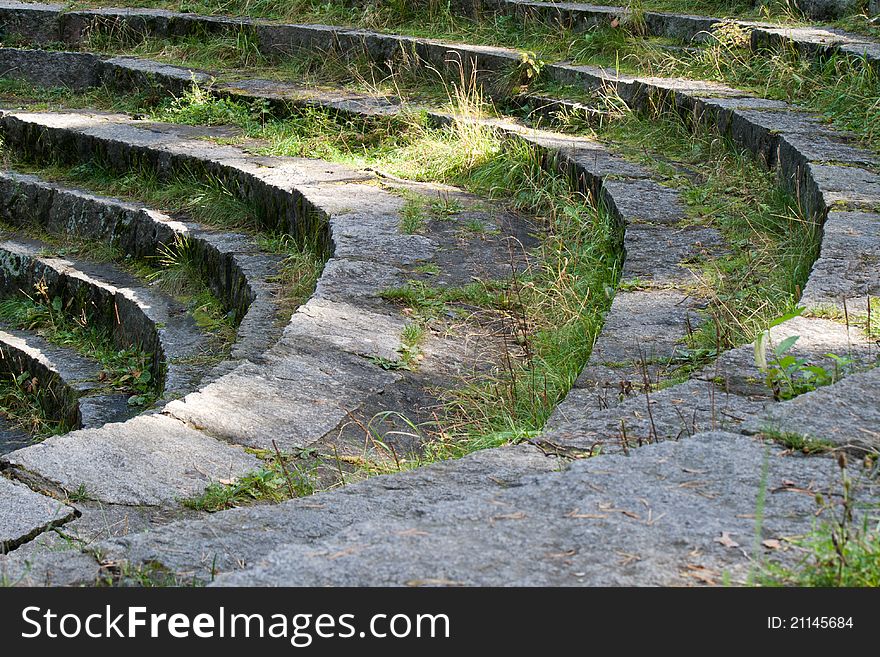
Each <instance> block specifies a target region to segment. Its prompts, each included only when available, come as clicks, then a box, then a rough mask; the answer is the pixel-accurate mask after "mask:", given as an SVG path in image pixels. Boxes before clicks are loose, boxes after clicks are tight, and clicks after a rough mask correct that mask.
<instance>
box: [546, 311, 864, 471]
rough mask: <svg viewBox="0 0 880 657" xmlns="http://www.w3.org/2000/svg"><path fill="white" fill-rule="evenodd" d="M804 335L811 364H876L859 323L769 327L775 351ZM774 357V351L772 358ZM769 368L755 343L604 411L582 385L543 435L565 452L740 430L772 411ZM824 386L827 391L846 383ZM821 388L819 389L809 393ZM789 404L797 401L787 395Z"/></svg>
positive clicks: (810, 321) (799, 348) (797, 347)
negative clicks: (759, 362) (757, 361)
mask: <svg viewBox="0 0 880 657" xmlns="http://www.w3.org/2000/svg"><path fill="white" fill-rule="evenodd" d="M794 336H797V341H796V342H795V343H794V345H793V346H792V347H791V348H790V350H789V351H788V352H786V353H787V354H789V355H792V356H795V357H797V358H804V359H805V360H806V361H807V363H808V364H810V365H816V366H820V367H823V368H824V369H826V370H827V371H828V372H832V373H833V372H838V376H840V377H845V376H853V377H855V376H861V375H858V374H851V373H850V372H849V371H838V366H837V364H836V363H835V360H834V358H833V357H831V356H829V354H834V355H835V356H839V357H842V358H846V359H848V360H849V361H850V366H849V367H850V368H851V369H853V370H864V369H865V368H869V367H872V366H874V365H875V364H876V363H877V358H878V355H880V349H878V345H877V344H876V343H875V342H874V340H873V339H871V338H869V337H867V336H865V335H864V333H863V332H862V331H861V330H859V329H856V328H848V327H847V326H846V325H844V324H841V323H837V322H832V321H829V320H823V319H815V318H805V317H796V318H793V319H790V320H788V321H786V322H783V323H781V324H778V325H777V326H774V327H773V328H771V329H770V331H769V346H768V351H769V352H772V348H773V346H775V345H779V344H781V343H782V342H783V341H785V340H786V339H787V338H790V337H794ZM769 360H770V361H771V363H772V356H771V357H769ZM766 378H767V375H766V374H765V373H764V372H762V371H761V370H760V369H759V368H758V366H757V365H756V364H755V352H754V347H753V345H747V346H744V347H738V348H736V349H731V350H729V351H726V352H724V353H723V354H721V355H720V356H719V357H718V358H717V359H716V361H715V362H714V363H712V364H711V365H708V366H706V367H705V368H704V369H703V370H702V371H700V372H698V373H696V374H695V375H694V376H693V377H692V378H691V379H690V380H688V381H685V382H684V383H679V384H676V385H672V386H669V387H662V388H660V389H654V390H652V391H649V392H648V393H645V391H644V390H642V391H641V392H640V393H638V394H636V395H634V396H632V397H631V398H630V399H627V400H626V401H623V402H622V403H620V404H619V406H616V407H611V408H606V409H604V410H598V411H592V412H589V411H586V412H585V409H587V408H590V407H593V408H595V406H596V405H597V402H598V405H599V406H602V405H606V406H613V403H612V404H606V402H605V400H604V399H602V400H596V399H595V393H594V392H592V391H589V390H578V389H575V390H573V391H572V392H571V393H569V396H568V397H567V398H566V399H565V400H563V401H562V402H561V403H560V404H559V405H558V406H557V407H556V409H555V410H554V412H553V415H552V416H551V417H550V419H549V420H548V422H547V424H546V426H545V430H544V433H543V434H542V435H541V436H540V437H539V438H538V439H536V443H537V444H539V445H540V446H541V447H542V448H543V449H545V450H547V451H549V452H551V453H552V452H553V451H554V450H556V449H558V450H559V452H560V453H565V452H566V450H570V449H572V448H573V449H574V450H575V452H576V453H578V454H589V455H595V454H598V453H608V452H612V453H620V452H626V451H627V450H629V449H632V448H634V447H641V446H642V445H645V444H650V443H654V442H659V441H665V440H679V439H681V438H686V437H689V436H692V435H694V434H697V433H700V432H701V431H715V430H726V431H729V430H737V429H738V428H739V427H740V425H742V424H743V422H746V421H747V420H750V419H751V418H753V417H761V416H764V415H765V414H766V415H767V416H768V417H772V416H774V414H775V410H774V409H775V407H776V406H777V405H778V404H777V403H776V402H774V401H773V391H772V389H771V388H770V386H769V385H768V384H767V383H766ZM846 380H847V379H846V378H844V379H843V381H842V382H840V383H836V384H835V385H833V386H829V387H827V388H823V389H822V390H826V391H827V392H826V394H829V395H834V394H835V393H834V392H833V391H834V390H837V389H841V390H843V389H845V388H841V386H843V385H844V384H845V383H846ZM810 394H814V393H810ZM785 404H790V402H785Z"/></svg>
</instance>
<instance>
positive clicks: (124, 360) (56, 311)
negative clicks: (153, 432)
mask: <svg viewBox="0 0 880 657" xmlns="http://www.w3.org/2000/svg"><path fill="white" fill-rule="evenodd" d="M35 287H36V290H37V295H38V296H37V299H36V300H35V299H34V298H32V297H24V298H11V299H4V300H2V301H0V320H4V321H6V322H8V323H9V324H11V325H13V326H14V327H16V328H20V329H25V330H31V331H37V332H38V333H40V334H41V335H42V336H43V337H44V338H46V340H48V341H49V342H52V343H54V344H57V345H59V346H62V347H70V348H73V349H74V350H76V351H77V352H79V353H80V354H82V355H84V356H86V357H87V358H92V359H94V360H97V361H98V362H99V363H100V364H101V366H102V369H101V371H100V373H99V375H98V377H99V381H98V383H99V384H101V385H102V386H107V387H111V388H113V389H116V390H120V391H124V392H127V393H129V394H130V395H131V396H130V397H129V403H130V404H131V405H133V406H146V405H149V404H151V403H152V402H153V401H154V400H155V399H156V398H157V396H158V390H157V380H156V379H155V377H154V376H153V372H152V367H153V357H152V355H151V354H148V353H146V352H144V351H142V350H140V349H137V348H136V347H130V348H127V349H119V348H117V347H116V346H115V345H114V342H113V338H112V336H111V335H110V334H109V332H108V331H107V330H106V329H104V328H102V327H99V326H96V325H95V324H94V323H92V321H91V318H90V317H89V316H88V315H86V314H85V313H83V314H81V315H73V316H72V315H71V314H70V313H68V312H67V310H66V309H65V308H64V306H63V303H62V301H61V299H60V298H59V297H54V298H52V299H51V300H50V299H49V295H48V289H47V287H46V286H45V284H44V283H43V282H42V281H40V282H38V283H37V285H36V286H35Z"/></svg>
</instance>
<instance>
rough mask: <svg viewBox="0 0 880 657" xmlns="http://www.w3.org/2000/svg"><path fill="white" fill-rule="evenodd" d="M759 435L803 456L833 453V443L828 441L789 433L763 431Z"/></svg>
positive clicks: (770, 430) (771, 430)
mask: <svg viewBox="0 0 880 657" xmlns="http://www.w3.org/2000/svg"><path fill="white" fill-rule="evenodd" d="M761 433H762V434H764V435H765V436H767V437H768V438H771V439H773V440H775V441H776V442H778V443H780V444H782V445H785V447H787V448H788V449H790V450H792V451H793V452H801V453H803V454H825V453H827V452H830V451H833V450H834V448H835V445H834V443H832V442H831V441H830V440H822V439H820V438H813V437H812V436H805V435H803V434H800V433H794V432H791V431H777V430H773V429H764V430H763V431H762V432H761Z"/></svg>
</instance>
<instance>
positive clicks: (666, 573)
mask: <svg viewBox="0 0 880 657" xmlns="http://www.w3.org/2000/svg"><path fill="white" fill-rule="evenodd" d="M765 467H766V476H762V471H763V470H764V468H765ZM403 479H404V477H403V476H401V477H399V480H403ZM839 482H840V470H839V467H838V465H837V463H836V460H835V459H833V458H828V457H813V458H805V457H797V456H788V455H786V453H785V452H784V451H783V450H781V449H779V448H777V447H772V446H768V445H765V444H763V443H761V442H760V441H755V440H753V439H750V438H747V437H744V436H740V435H736V434H730V433H721V432H715V433H704V434H700V435H698V436H694V437H693V438H691V439H689V440H683V441H680V442H668V443H663V444H658V445H650V446H648V447H645V448H643V449H641V450H638V451H637V452H635V453H633V454H632V455H631V456H629V457H626V456H623V455H619V456H606V457H602V458H597V459H587V460H585V461H579V462H577V463H575V464H573V465H571V467H570V468H568V469H567V470H566V471H564V472H562V473H546V474H541V475H537V476H534V477H531V478H527V479H525V480H523V481H522V482H521V484H520V485H518V486H514V487H510V488H507V489H505V490H501V491H499V490H493V489H489V490H484V491H482V492H476V493H474V494H471V495H469V496H468V497H466V498H465V499H455V500H451V501H448V502H446V501H444V502H440V503H436V504H431V505H429V506H427V507H425V508H423V509H422V512H421V513H420V514H419V515H418V516H416V517H412V516H407V517H402V518H399V519H389V518H385V517H380V518H376V519H373V518H364V519H363V520H361V521H360V522H357V523H354V524H351V525H349V526H348V527H346V528H345V529H343V530H341V531H338V532H336V533H334V534H332V535H330V536H327V537H321V538H320V539H319V540H317V541H309V542H307V543H303V542H292V543H291V544H289V545H286V546H283V547H280V548H278V549H275V550H273V551H269V552H267V553H266V554H265V555H264V556H263V557H262V558H260V559H259V560H258V561H257V563H256V564H255V565H253V566H251V567H249V568H246V569H244V570H240V571H236V572H231V573H225V574H221V575H220V576H219V577H218V578H217V580H216V582H215V583H214V585H217V586H244V585H247V586H265V585H272V586H419V585H425V586H430V585H435V586H436V585H441V586H442V585H446V586H456V585H465V586H535V585H542V586H546V585H554V586H576V585H589V586H597V585H599V586H602V585H604V586H647V585H660V586H681V585H688V584H690V585H696V584H699V583H702V584H718V585H722V584H724V583H726V582H728V581H729V582H731V583H734V584H746V583H747V578H748V575H749V572H750V570H751V569H752V567H753V560H754V559H760V560H762V561H763V560H765V559H772V560H773V561H783V562H785V563H787V564H788V565H790V566H791V565H793V564H794V563H795V562H796V561H797V559H798V557H799V556H800V553H799V552H796V551H793V550H792V551H788V550H785V549H783V550H780V551H776V552H771V551H770V550H769V549H768V548H766V547H764V546H763V545H761V541H763V540H767V539H770V540H777V541H780V539H785V538H786V537H789V536H797V535H803V534H805V533H807V532H809V531H810V530H811V529H812V527H813V522H814V517H813V514H814V511H815V508H816V502H815V500H814V496H815V494H816V493H822V494H823V495H825V496H826V498H827V497H828V496H829V495H830V494H831V493H832V491H834V490H838V489H839V485H840V483H839ZM803 491H806V493H807V494H803ZM877 493H878V491H877V486H876V482H866V484H865V486H864V487H863V488H862V489H861V490H860V491H859V493H858V495H859V497H860V499H862V500H872V499H876V495H877ZM759 496H761V497H763V499H764V505H763V508H762V514H763V516H762V522H761V526H760V534H758V535H756V529H755V513H756V511H755V510H756V505H758V504H759V502H758V499H759ZM312 501H314V502H316V503H318V502H320V497H315V498H314V499H313V500H312ZM725 537H726V538H727V539H728V540H726V541H725ZM781 543H782V541H781ZM755 550H757V554H755ZM511 555H516V556H515V558H512V556H511Z"/></svg>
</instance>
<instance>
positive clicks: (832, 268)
mask: <svg viewBox="0 0 880 657" xmlns="http://www.w3.org/2000/svg"><path fill="white" fill-rule="evenodd" d="M822 232H823V235H822V246H821V250H820V252H819V257H818V258H817V259H816V262H814V263H813V269H812V271H811V272H810V278H809V280H808V281H807V284H806V286H805V287H804V293H803V295H802V297H801V303H802V304H804V305H806V306H808V307H810V306H820V307H821V306H835V307H838V308H839V309H840V310H843V304H844V302H847V303H848V305H849V309H852V310H854V311H857V312H861V311H862V310H863V309H864V305H865V303H866V299H867V298H868V297H869V296H870V297H878V296H880V214H869V213H864V212H829V213H828V218H827V219H826V220H825V223H824V225H823V227H822Z"/></svg>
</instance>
